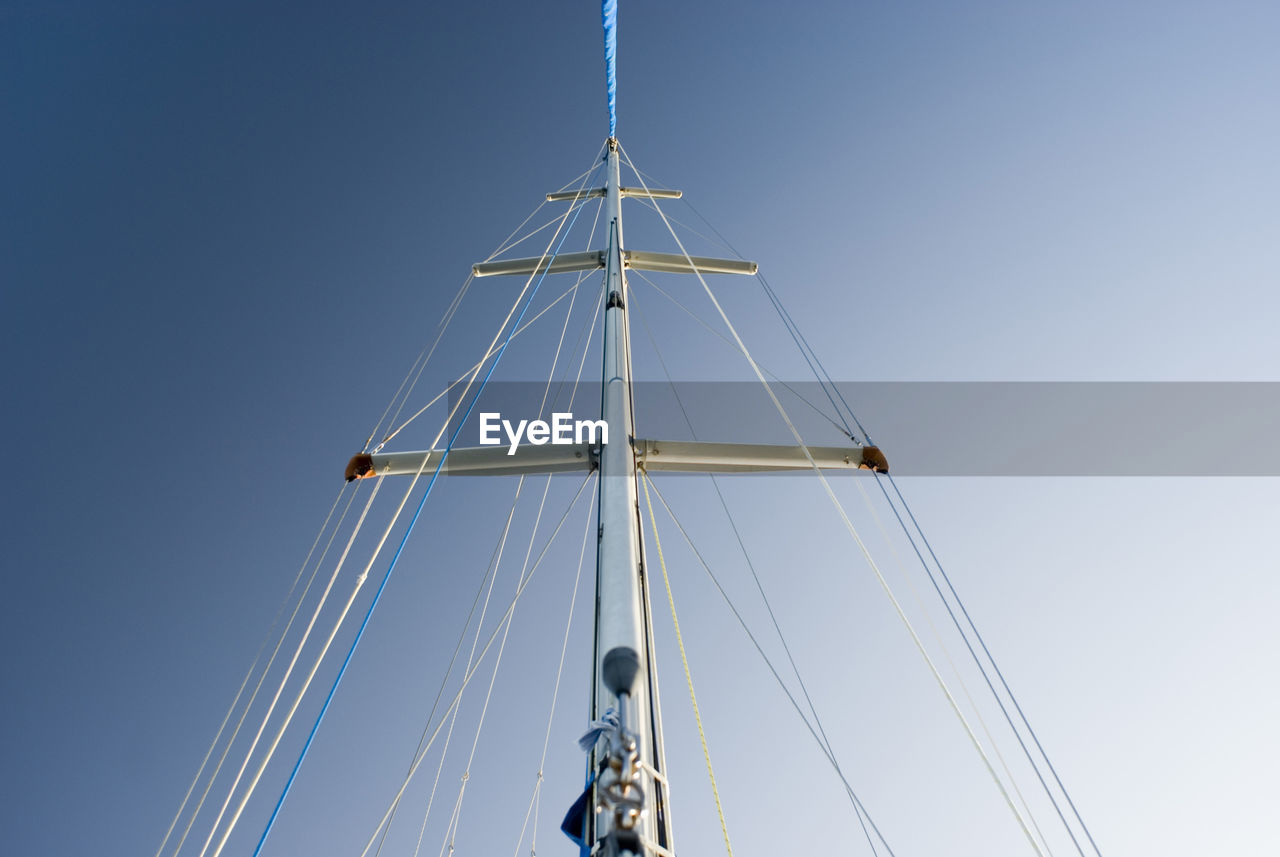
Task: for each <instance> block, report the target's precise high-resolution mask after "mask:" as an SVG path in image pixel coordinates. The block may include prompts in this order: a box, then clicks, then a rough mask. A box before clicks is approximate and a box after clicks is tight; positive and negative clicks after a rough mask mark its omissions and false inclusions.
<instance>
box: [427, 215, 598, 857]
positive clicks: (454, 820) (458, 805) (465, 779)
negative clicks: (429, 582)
mask: <svg viewBox="0 0 1280 857" xmlns="http://www.w3.org/2000/svg"><path fill="white" fill-rule="evenodd" d="M600 210H601V209H600V208H597V209H596V221H595V222H593V223H592V227H591V230H590V233H589V234H588V237H587V245H588V246H590V244H591V240H592V238H593V237H594V235H595V229H596V225H597V224H598V223H599V214H600ZM582 280H583V277H579V279H578V282H579V283H581V282H582ZM576 298H577V288H576V286H575V288H574V299H573V300H570V301H569V308H568V310H566V312H565V317H564V323H563V324H562V325H561V327H560V337H559V340H558V341H557V342H556V350H555V354H554V356H553V357H552V360H551V368H550V370H549V371H548V374H547V382H546V384H545V385H544V387H543V390H542V402H541V403H539V405H538V414H539V416H542V415H543V411H544V409H545V408H546V405H547V397H548V396H549V395H550V394H551V384H552V382H553V381H554V380H555V374H556V367H557V366H558V365H559V363H560V355H561V353H562V351H563V349H564V338H565V333H566V332H567V331H568V329H569V321H570V319H571V318H572V317H573V305H574V303H575V301H576ZM594 326H595V325H594V320H593V324H592V327H593V328H594ZM579 375H581V366H579ZM576 393H577V384H576V382H575V384H574V388H573V390H572V391H571V392H570V400H569V406H568V409H569V410H570V411H572V409H573V397H574V395H576ZM520 478H521V480H523V479H524V477H523V476H521V477H520ZM551 478H552V477H551V474H548V475H547V480H546V483H545V484H544V485H543V489H542V499H541V500H540V501H539V503H538V512H537V514H536V516H535V517H534V522H533V530H532V532H531V533H530V534H529V544H528V546H527V547H526V548H525V555H524V562H523V565H522V566H521V569H520V577H519V579H518V581H517V586H518V585H519V583H521V582H523V580H524V577H525V574H526V573H527V570H528V568H529V558H530V556H531V555H532V554H533V546H534V543H535V541H536V540H537V536H538V527H539V526H540V525H541V523H542V513H543V510H544V509H545V508H546V503H547V494H548V493H549V492H550V490H551ZM510 631H511V622H510V621H508V622H507V625H506V629H505V630H504V631H503V632H502V642H501V643H500V644H499V646H498V654H497V656H496V658H495V659H494V663H493V673H492V674H491V675H490V677H489V688H488V690H487V691H486V693H485V698H484V704H483V706H482V707H481V710H480V717H479V720H478V722H477V723H476V733H475V737H474V738H473V739H472V742H471V753H470V755H469V756H468V758H467V764H466V767H465V769H464V773H463V775H462V782H461V784H460V785H459V787H458V798H457V801H456V802H455V804H454V809H453V815H452V817H451V818H450V821H449V825H448V833H447V836H446V841H447V843H448V848H449V852H450V853H452V852H453V847H454V839H455V837H456V836H457V825H458V820H459V818H460V816H461V813H462V802H463V798H464V796H465V793H466V789H467V783H469V782H470V779H471V765H472V762H473V761H474V760H475V755H476V749H477V747H479V744H480V734H481V732H482V730H483V729H484V722H485V718H486V715H487V714H488V712H489V701H490V699H491V698H492V696H493V687H494V683H495V682H496V681H497V678H498V669H499V667H500V666H501V665H502V655H503V653H504V652H505V651H506V647H507V636H508V634H509V633H510ZM455 716H456V710H455ZM441 761H442V762H443V758H442V759H441ZM444 850H445V846H444V844H443V843H442V844H441V847H440V853H441V854H442V855H443V854H444Z"/></svg>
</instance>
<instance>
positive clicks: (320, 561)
mask: <svg viewBox="0 0 1280 857" xmlns="http://www.w3.org/2000/svg"><path fill="white" fill-rule="evenodd" d="M358 493H359V492H358V491H352V492H351V495H350V497H349V498H348V500H347V505H346V507H345V508H343V510H342V515H341V516H339V518H338V523H337V524H335V525H334V528H333V530H332V532H330V534H329V540H328V541H327V542H326V543H325V546H324V550H323V551H321V552H320V556H319V558H317V559H316V562H315V566H314V567H313V568H312V571H311V576H310V577H309V578H308V579H307V583H306V586H304V587H303V589H302V594H301V595H299V596H298V601H297V603H296V604H295V605H294V608H293V613H291V614H290V616H289V621H288V622H287V623H285V627H284V630H283V631H281V632H280V638H279V639H278V640H277V641H276V645H275V649H274V650H273V651H272V652H271V657H270V658H268V659H267V664H266V666H264V667H263V668H262V672H261V674H260V675H259V676H258V682H257V684H256V685H254V688H253V692H252V693H251V694H249V699H248V701H247V702H245V704H244V709H243V711H241V713H240V719H239V720H238V721H236V725H235V728H234V729H233V730H232V731H231V736H230V737H229V738H228V739H227V743H226V746H225V747H223V750H222V755H221V756H219V757H218V763H217V764H216V765H215V766H214V768H213V772H212V773H211V774H210V775H209V780H208V782H207V783H206V784H205V787H204V791H203V792H202V793H201V795H200V800H198V801H197V802H196V806H195V808H194V809H193V810H192V811H191V817H190V818H189V819H188V820H187V826H186V828H185V829H183V831H182V836H181V837H180V838H179V839H178V843H177V844H176V845H175V846H174V848H173V854H174V857H177V854H178V853H179V852H180V851H181V850H182V846H183V844H184V843H185V842H186V841H187V836H188V835H190V833H191V829H192V827H193V826H194V825H195V822H196V819H197V818H199V817H200V812H201V810H203V808H204V804H205V801H206V800H207V799H208V797H209V793H210V792H211V791H212V790H213V784H214V783H215V782H217V780H218V775H219V774H220V773H221V772H222V766H223V765H224V764H225V763H226V761H227V757H228V756H229V755H230V754H231V748H232V747H233V746H235V741H236V738H237V737H239V735H240V730H241V729H242V728H243V727H244V723H245V721H246V720H247V719H248V717H249V712H250V711H252V710H253V703H254V702H255V701H256V700H257V698H258V694H259V693H260V692H261V691H262V687H263V685H264V684H265V683H266V680H267V676H268V675H270V673H271V667H272V665H273V664H275V662H276V658H277V657H278V656H279V655H280V650H281V649H282V648H283V647H284V643H285V640H286V639H288V636H289V631H290V629H291V628H293V623H294V622H295V621H297V618H298V614H299V613H300V612H301V611H302V605H303V604H305V603H306V601H307V595H308V593H310V592H311V587H312V586H313V585H314V584H315V581H316V577H317V576H318V575H319V573H320V568H321V566H323V565H324V560H325V557H327V556H328V555H329V550H330V548H332V547H333V542H334V539H336V538H337V536H338V533H339V532H341V531H342V522H343V521H345V520H346V519H347V514H348V513H349V512H350V511H351V506H352V504H353V503H355V499H356V495H357V494H358ZM338 496H339V498H340V497H341V496H342V492H341V491H339V492H338ZM329 514H330V516H332V514H333V511H332V509H331V510H330V512H329ZM327 523H328V519H327V518H326V524H327ZM323 532H324V529H323V527H322V528H321V534H323ZM304 568H305V566H304ZM286 603H287V599H286ZM246 764H247V763H246ZM228 799H229V798H228ZM206 845H207V843H206Z"/></svg>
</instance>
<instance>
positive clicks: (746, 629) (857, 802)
mask: <svg viewBox="0 0 1280 857" xmlns="http://www.w3.org/2000/svg"><path fill="white" fill-rule="evenodd" d="M649 485H650V486H651V487H652V488H653V493H654V494H655V495H656V496H657V498H658V502H659V503H661V504H662V508H664V509H666V510H667V516H668V517H670V518H671V523H673V524H675V526H676V529H677V530H679V531H680V535H681V536H682V537H683V538H684V542H685V544H686V545H688V546H689V550H690V551H692V552H693V555H694V557H696V558H697V560H698V563H699V564H700V565H701V566H702V570H703V571H705V572H706V573H707V577H709V578H710V579H711V583H712V584H713V585H714V586H715V588H716V590H717V591H718V592H719V593H720V597H721V598H723V599H724V603H725V604H726V605H727V606H728V608H729V612H730V613H732V614H733V618H735V619H737V620H738V624H739V625H740V626H741V627H742V630H743V633H745V634H746V635H747V639H748V640H750V641H751V645H753V646H755V649H756V653H757V654H758V655H760V660H762V661H763V662H764V665H765V667H766V668H767V669H768V670H769V673H770V674H771V675H772V676H773V680H774V681H775V682H777V684H778V687H779V688H780V689H781V690H782V694H783V695H784V696H785V697H786V698H787V701H788V702H790V703H791V707H792V708H794V709H795V712H796V715H797V716H798V717H799V718H800V722H801V723H803V724H804V726H805V728H806V729H808V730H809V734H810V735H811V736H812V737H813V740H814V742H815V743H816V744H817V745H818V749H819V750H821V751H822V755H823V757H824V758H825V759H826V760H827V762H828V763H829V764H830V765H831V769H832V771H833V772H834V773H835V775H836V777H837V778H839V780H840V782H841V784H842V785H843V786H844V788H845V792H846V793H847V794H848V795H849V798H850V800H852V801H853V804H854V807H855V811H859V810H860V811H861V812H862V814H863V815H865V816H866V819H867V821H868V822H869V823H870V824H871V826H872V829H874V830H875V831H876V835H877V836H878V837H879V838H880V841H881V842H883V843H884V844H885V847H886V848H888V847H889V846H888V842H887V840H885V838H884V836H883V834H881V833H880V830H879V828H877V827H876V826H875V822H873V821H872V820H871V814H870V813H869V812H867V808H866V807H865V806H863V804H862V801H861V799H860V798H859V797H858V795H857V793H856V792H855V791H854V790H853V785H852V784H850V782H849V780H848V778H847V777H846V776H845V775H844V771H842V770H841V769H840V765H839V764H838V763H837V762H836V759H835V756H834V755H833V754H832V752H831V750H830V749H829V748H828V747H827V745H826V744H825V743H824V742H823V740H822V738H821V737H819V735H818V732H817V731H816V730H815V729H814V725H813V724H812V723H810V722H809V718H808V717H807V716H806V715H805V713H804V709H803V708H801V707H800V703H799V701H797V700H796V697H795V694H793V693H792V692H791V689H790V688H788V687H787V684H786V682H784V681H783V680H782V676H781V675H780V674H779V673H778V668H777V667H775V666H774V665H773V661H772V660H770V659H769V656H768V655H767V654H766V653H765V651H764V647H763V646H761V645H760V641H759V640H758V639H756V635H755V634H754V633H752V631H751V626H749V625H748V624H747V620H746V619H744V618H743V617H742V613H741V612H739V610H738V608H737V606H736V605H734V603H733V599H732V598H730V597H729V593H728V592H727V591H725V588H724V586H722V585H721V584H720V580H719V579H718V578H717V577H716V574H715V572H714V571H712V570H711V565H710V563H708V562H707V560H706V557H704V556H703V555H702V552H701V551H699V550H698V547H697V545H695V544H694V543H693V538H692V537H691V536H690V535H689V532H688V530H686V529H685V528H684V525H683V524H681V523H680V519H679V517H677V516H676V513H675V510H674V509H672V508H671V504H670V503H668V502H667V498H666V497H664V496H662V491H660V490H659V489H658V485H657V483H655V482H653V481H650V482H649ZM889 853H890V854H893V850H892V849H889Z"/></svg>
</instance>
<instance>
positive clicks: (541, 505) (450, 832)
mask: <svg viewBox="0 0 1280 857" xmlns="http://www.w3.org/2000/svg"><path fill="white" fill-rule="evenodd" d="M520 478H521V479H522V480H523V479H524V477H523V476H521V477H520ZM550 490H551V475H550V474H548V475H547V481H546V483H545V485H544V486H543V489H542V499H541V500H540V501H539V502H538V513H537V515H536V516H535V517H534V521H533V532H531V533H530V534H529V546H528V547H527V548H526V549H525V554H524V563H523V564H522V566H521V568H520V575H519V577H518V578H517V580H516V590H517V591H519V590H520V588H521V587H522V585H523V584H524V579H525V576H526V573H527V571H528V568H529V557H530V556H531V555H532V554H533V544H534V542H535V541H536V540H537V537H538V527H539V525H541V523H542V512H543V510H544V509H545V508H546V505H547V494H548V492H549V491H550ZM494 577H495V578H496V577H497V575H496V574H495V575H494ZM513 617H514V613H512V614H511V616H508V618H507V620H506V623H505V625H504V626H503V629H502V642H500V643H499V644H498V654H497V655H496V656H495V657H494V660H493V672H492V673H490V675H489V687H488V689H487V690H486V691H485V695H484V703H483V705H481V707H480V717H479V719H478V721H477V722H476V734H475V736H474V737H473V738H472V739H471V753H470V754H469V755H468V756H467V764H466V767H465V768H463V773H462V782H461V784H460V785H459V786H458V798H457V800H456V801H455V802H454V806H453V815H452V816H451V817H450V819H449V824H448V825H447V827H446V831H447V832H446V837H445V839H446V841H447V843H448V846H449V852H450V853H452V852H453V845H454V839H455V837H456V836H457V833H458V819H459V818H460V817H461V815H462V801H463V798H464V796H465V794H466V790H467V783H469V782H470V781H471V765H472V763H473V762H475V758H476V748H478V747H479V746H480V734H481V732H482V731H483V730H484V721H485V718H486V716H487V715H488V713H489V702H490V700H491V699H492V698H493V686H494V684H495V683H496V682H497V680H498V669H499V668H500V667H501V666H502V656H503V654H504V653H505V652H506V650H507V638H508V637H509V636H510V634H511V619H512V618H513ZM454 714H455V716H456V715H457V709H454ZM444 848H445V846H444V843H442V844H441V846H440V853H441V854H443V853H444Z"/></svg>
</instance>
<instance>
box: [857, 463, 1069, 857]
mask: <svg viewBox="0 0 1280 857" xmlns="http://www.w3.org/2000/svg"><path fill="white" fill-rule="evenodd" d="M853 481H854V482H855V483H856V484H857V487H858V492H859V493H860V494H861V495H862V501H863V504H864V505H865V506H866V508H867V512H868V513H870V515H871V520H872V521H873V522H874V523H875V525H876V528H877V529H878V530H879V532H880V537H881V538H882V539H883V540H884V543H885V545H886V546H887V547H888V548H889V555H890V556H891V557H892V558H893V565H894V567H895V568H896V569H897V572H898V577H899V578H900V579H901V580H902V581H903V582H905V583H906V585H907V590H908V591H909V592H910V593H911V600H912V601H914V602H915V605H916V609H917V610H918V611H919V612H920V613H921V614H922V615H923V616H924V617H925V624H927V625H928V627H929V632H930V634H931V635H932V636H933V639H934V642H936V643H937V644H938V647H939V648H940V649H942V656H943V658H944V659H945V660H946V662H947V666H948V667H950V669H951V674H952V676H954V678H955V680H956V682H957V683H958V684H959V686H960V693H961V695H963V696H964V699H965V701H966V702H968V703H969V708H970V710H971V711H972V712H973V715H974V717H975V718H976V719H977V721H978V726H979V728H980V729H981V730H982V734H983V735H985V736H986V738H987V742H988V743H989V744H990V745H991V751H992V752H993V753H995V756H996V760H997V761H998V762H999V763H1000V769H1001V770H1002V771H1004V775H1005V778H1006V779H1008V781H1009V785H1010V787H1012V789H1013V793H1014V795H1015V796H1016V797H1017V799H1018V802H1019V804H1021V806H1022V811H1023V812H1024V813H1025V814H1026V816H1027V818H1028V819H1029V820H1030V822H1031V827H1032V829H1033V830H1034V831H1035V834H1036V836H1038V837H1039V838H1040V844H1041V847H1042V848H1044V851H1045V853H1046V854H1048V855H1049V857H1053V849H1051V848H1050V847H1049V840H1048V838H1046V837H1045V835H1044V831H1042V830H1041V829H1040V824H1039V822H1038V821H1037V819H1036V816H1035V813H1034V812H1033V811H1032V809H1031V805H1030V804H1029V803H1028V802H1027V799H1026V797H1025V796H1024V795H1023V794H1022V789H1021V788H1019V787H1018V780H1017V779H1016V778H1015V777H1014V775H1013V771H1012V770H1010V768H1009V764H1008V762H1007V761H1006V760H1005V757H1004V753H1002V752H1001V751H1000V744H999V743H998V742H997V741H996V738H995V735H993V734H992V733H991V729H990V727H989V726H988V725H987V721H986V718H985V717H983V716H982V709H981V708H979V707H978V704H977V702H976V701H975V700H974V698H973V694H972V693H971V692H970V691H969V684H968V682H966V681H965V680H964V674H963V673H961V671H960V667H959V665H958V664H956V661H955V658H954V657H952V653H951V647H950V646H948V645H947V642H946V639H945V638H944V637H943V635H942V631H941V629H940V628H939V627H938V625H937V623H936V622H934V621H933V615H932V614H931V613H930V612H929V610H928V608H927V607H926V606H925V603H924V599H923V598H922V597H921V596H920V590H919V588H918V587H917V586H916V585H915V582H914V581H913V580H912V579H911V576H910V575H909V574H908V573H907V567H906V564H905V563H904V562H903V561H902V556H901V554H899V553H898V548H897V546H896V545H895V544H894V543H893V540H892V539H890V538H889V530H888V528H887V527H885V525H884V521H883V520H882V519H881V517H880V513H879V512H877V511H876V508H875V504H873V503H872V502H871V495H870V494H869V493H868V491H867V489H866V486H864V485H863V480H861V479H855V480H853Z"/></svg>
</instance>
